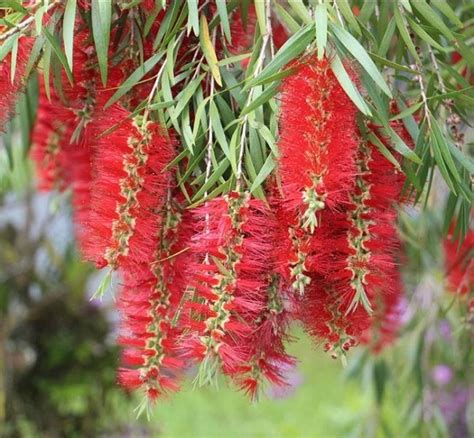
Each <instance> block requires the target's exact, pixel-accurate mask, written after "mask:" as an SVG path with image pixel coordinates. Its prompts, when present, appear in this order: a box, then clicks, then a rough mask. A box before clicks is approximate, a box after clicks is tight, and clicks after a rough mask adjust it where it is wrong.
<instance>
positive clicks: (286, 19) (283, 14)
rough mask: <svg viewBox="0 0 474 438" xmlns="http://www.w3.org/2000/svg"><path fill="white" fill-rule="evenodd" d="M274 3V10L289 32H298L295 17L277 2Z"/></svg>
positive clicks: (298, 27)
mask: <svg viewBox="0 0 474 438" xmlns="http://www.w3.org/2000/svg"><path fill="white" fill-rule="evenodd" d="M274 5H275V6H276V12H277V14H278V16H279V18H280V20H281V21H282V22H283V24H284V25H285V26H286V27H287V28H288V29H289V31H290V32H291V33H295V32H298V30H299V29H300V26H299V24H298V23H297V22H296V21H295V19H294V18H293V17H292V16H291V15H290V14H289V13H288V12H287V11H286V9H285V8H284V7H283V6H281V5H280V4H279V3H274Z"/></svg>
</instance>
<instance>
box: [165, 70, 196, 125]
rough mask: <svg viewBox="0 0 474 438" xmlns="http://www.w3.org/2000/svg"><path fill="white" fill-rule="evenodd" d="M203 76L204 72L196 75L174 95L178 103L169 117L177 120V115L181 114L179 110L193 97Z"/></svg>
mask: <svg viewBox="0 0 474 438" xmlns="http://www.w3.org/2000/svg"><path fill="white" fill-rule="evenodd" d="M203 77H204V74H202V75H200V76H198V77H197V78H196V79H194V80H192V81H191V82H190V83H189V84H188V85H187V86H186V88H184V89H183V91H181V93H179V95H178V96H177V97H176V101H177V102H178V104H177V105H176V107H175V108H174V110H173V113H172V116H171V118H172V119H173V120H177V118H178V116H179V115H180V114H181V112H182V111H183V110H184V108H185V107H186V105H187V104H188V102H189V100H190V99H191V98H192V97H193V95H194V93H195V92H196V90H197V88H198V87H199V85H200V84H201V81H202V79H203Z"/></svg>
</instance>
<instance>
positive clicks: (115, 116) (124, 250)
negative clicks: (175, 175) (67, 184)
mask: <svg viewBox="0 0 474 438" xmlns="http://www.w3.org/2000/svg"><path fill="white" fill-rule="evenodd" d="M128 117H129V113H128V112H127V111H125V110H124V109H122V108H120V107H119V106H118V105H116V106H114V107H112V108H109V109H108V110H107V111H106V112H104V113H103V114H101V116H100V117H98V118H97V119H96V120H95V124H94V129H95V133H96V135H97V136H98V135H99V134H101V133H103V132H104V131H105V130H106V129H108V128H110V127H112V126H115V125H116V124H118V123H120V122H122V123H120V125H119V126H118V127H117V128H116V129H115V130H114V131H113V132H111V133H109V134H108V135H104V136H102V137H100V138H99V139H98V140H97V141H96V142H95V144H94V148H95V157H94V163H93V175H94V180H93V186H94V190H93V193H92V199H91V201H90V214H89V218H88V219H87V221H86V223H84V224H81V225H82V226H83V227H84V235H85V236H88V238H87V241H86V242H85V243H84V253H85V257H86V259H88V260H90V261H94V262H95V263H96V264H97V266H100V267H103V266H106V265H109V266H110V267H111V268H113V269H116V268H117V267H118V266H119V265H120V263H121V262H122V259H123V258H124V257H126V258H128V259H129V261H130V262H136V263H137V264H140V262H141V260H143V254H150V253H153V251H154V243H155V241H154V236H155V235H156V234H157V232H158V224H157V221H156V217H155V216H156V212H157V211H160V210H161V208H162V207H163V205H164V204H165V202H166V197H167V193H168V188H169V187H170V184H171V174H170V172H163V170H164V168H165V166H166V165H167V164H168V163H169V162H170V161H171V159H172V158H173V153H174V150H173V149H174V148H173V141H172V140H170V139H169V138H167V137H166V136H165V135H164V134H163V132H162V130H161V129H160V128H159V127H158V126H157V125H156V124H154V123H152V122H148V123H147V124H146V125H145V126H143V125H140V122H139V121H138V119H135V120H130V119H129V118H128Z"/></svg>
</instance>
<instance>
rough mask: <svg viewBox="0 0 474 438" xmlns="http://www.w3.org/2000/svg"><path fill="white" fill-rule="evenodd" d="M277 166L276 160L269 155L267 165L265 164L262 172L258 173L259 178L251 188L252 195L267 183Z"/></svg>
mask: <svg viewBox="0 0 474 438" xmlns="http://www.w3.org/2000/svg"><path fill="white" fill-rule="evenodd" d="M275 165H276V163H275V160H274V159H273V157H272V156H271V155H269V156H268V157H267V159H266V161H265V163H263V166H262V168H261V169H260V172H258V175H257V177H256V178H255V180H254V181H253V183H252V186H251V187H250V193H253V192H254V191H255V190H256V189H258V188H259V187H260V186H261V185H262V183H263V182H264V181H265V179H266V178H267V176H268V175H270V173H272V171H273V169H274V168H275Z"/></svg>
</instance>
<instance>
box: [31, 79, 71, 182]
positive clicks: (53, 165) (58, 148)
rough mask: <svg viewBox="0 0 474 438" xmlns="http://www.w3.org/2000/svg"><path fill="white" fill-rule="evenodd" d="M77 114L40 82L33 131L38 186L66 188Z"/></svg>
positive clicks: (32, 156) (32, 153)
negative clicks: (67, 149)
mask: <svg viewBox="0 0 474 438" xmlns="http://www.w3.org/2000/svg"><path fill="white" fill-rule="evenodd" d="M72 123H73V114H72V113H71V112H70V111H68V110H67V109H65V108H64V107H63V106H62V105H61V103H60V102H59V100H58V99H55V98H54V97H52V101H51V102H50V101H49V100H48V97H47V95H46V91H45V88H44V84H43V82H42V81H41V83H40V92H39V101H38V110H37V113H36V123H35V126H34V128H33V131H32V138H31V142H32V147H31V158H32V159H33V161H35V163H36V169H37V173H38V188H39V189H40V190H52V189H59V190H62V189H64V188H65V181H64V178H65V171H64V169H63V167H62V165H63V164H67V160H64V159H63V155H64V150H65V146H66V145H67V144H69V140H70V137H71V135H72Z"/></svg>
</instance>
